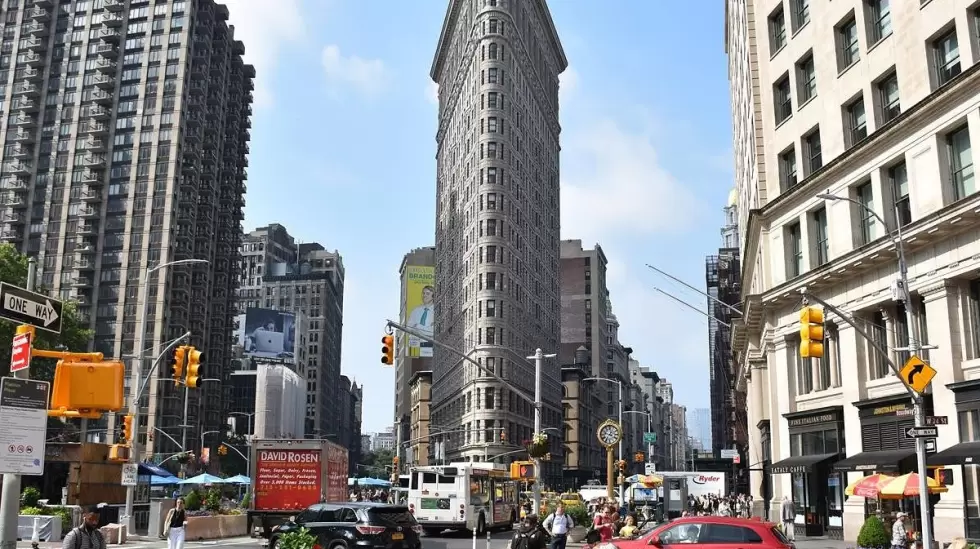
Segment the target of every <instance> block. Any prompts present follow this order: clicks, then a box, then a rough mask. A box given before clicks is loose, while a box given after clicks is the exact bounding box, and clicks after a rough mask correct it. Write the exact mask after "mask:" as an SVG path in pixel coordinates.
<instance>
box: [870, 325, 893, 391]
mask: <svg viewBox="0 0 980 549" xmlns="http://www.w3.org/2000/svg"><path fill="white" fill-rule="evenodd" d="M870 320H871V321H870V322H869V323H868V325H867V328H866V330H867V331H868V335H870V336H871V341H873V342H874V343H875V344H876V345H877V346H878V347H880V348H882V349H887V348H888V339H887V337H886V334H885V315H884V313H882V312H880V311H879V312H876V313H874V314H873V315H871V319H870ZM867 348H868V352H867V353H866V354H865V356H867V357H868V377H869V378H870V379H881V378H883V377H887V376H889V375H891V369H890V368H889V367H888V361H886V360H885V357H883V356H881V353H879V352H878V351H877V350H876V349H875V347H874V346H872V345H871V344H870V343H868V346H867Z"/></svg>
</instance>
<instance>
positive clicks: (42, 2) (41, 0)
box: [25, 0, 51, 9]
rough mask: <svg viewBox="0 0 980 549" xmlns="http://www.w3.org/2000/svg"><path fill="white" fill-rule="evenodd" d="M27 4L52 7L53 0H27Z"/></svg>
mask: <svg viewBox="0 0 980 549" xmlns="http://www.w3.org/2000/svg"><path fill="white" fill-rule="evenodd" d="M25 4H26V5H27V6H28V7H30V6H37V7H39V8H46V9H51V0H27V2H25Z"/></svg>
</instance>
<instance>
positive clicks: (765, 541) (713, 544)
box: [612, 517, 796, 549]
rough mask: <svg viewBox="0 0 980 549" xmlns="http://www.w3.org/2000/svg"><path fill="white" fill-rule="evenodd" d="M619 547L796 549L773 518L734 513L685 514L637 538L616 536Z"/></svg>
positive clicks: (641, 548)
mask: <svg viewBox="0 0 980 549" xmlns="http://www.w3.org/2000/svg"><path fill="white" fill-rule="evenodd" d="M612 543H613V545H615V546H616V547H617V548H618V549H649V546H651V545H652V546H654V547H668V546H671V547H677V548H678V549H680V548H681V547H683V549H687V547H686V546H689V545H693V546H694V547H691V548H690V549H695V548H697V547H700V546H704V547H705V549H708V548H710V549H796V546H795V545H794V544H793V543H792V542H790V541H789V540H787V539H786V537H785V536H783V533H782V532H781V531H780V530H779V529H778V528H777V527H776V525H775V524H773V523H771V522H763V521H761V520H757V519H745V518H733V517H683V518H679V519H676V520H673V521H671V522H668V523H667V524H664V525H661V526H658V527H656V528H654V529H653V531H652V532H650V533H648V534H646V535H644V536H642V537H640V538H639V539H635V540H629V541H626V540H622V541H621V540H613V542H612Z"/></svg>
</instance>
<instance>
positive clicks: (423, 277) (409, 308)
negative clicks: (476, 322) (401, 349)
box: [403, 265, 436, 358]
mask: <svg viewBox="0 0 980 549" xmlns="http://www.w3.org/2000/svg"><path fill="white" fill-rule="evenodd" d="M435 281H436V269H435V267H424V266H420V265H409V266H407V267H405V311H406V316H405V319H404V320H403V323H404V324H405V325H406V326H408V327H409V328H411V329H413V330H415V331H417V332H421V333H423V334H425V335H428V336H431V335H432V328H433V326H434V325H435V320H436V315H435V310H434V309H433V298H434V297H435V291H436V290H435V283H436V282H435ZM406 339H407V341H406V343H407V347H408V356H409V357H412V358H416V357H431V356H432V343H430V342H428V341H424V340H422V339H421V338H418V337H415V336H412V335H409V336H408V337H407V338H406Z"/></svg>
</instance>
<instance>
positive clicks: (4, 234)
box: [0, 227, 24, 242]
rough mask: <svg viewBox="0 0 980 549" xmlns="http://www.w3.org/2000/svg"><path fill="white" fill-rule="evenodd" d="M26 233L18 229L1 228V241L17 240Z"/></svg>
mask: <svg viewBox="0 0 980 549" xmlns="http://www.w3.org/2000/svg"><path fill="white" fill-rule="evenodd" d="M23 236H24V235H23V234H22V233H21V232H20V231H18V230H16V229H8V228H6V227H4V228H0V242H16V241H18V240H20V239H21V238H22V237H23Z"/></svg>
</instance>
